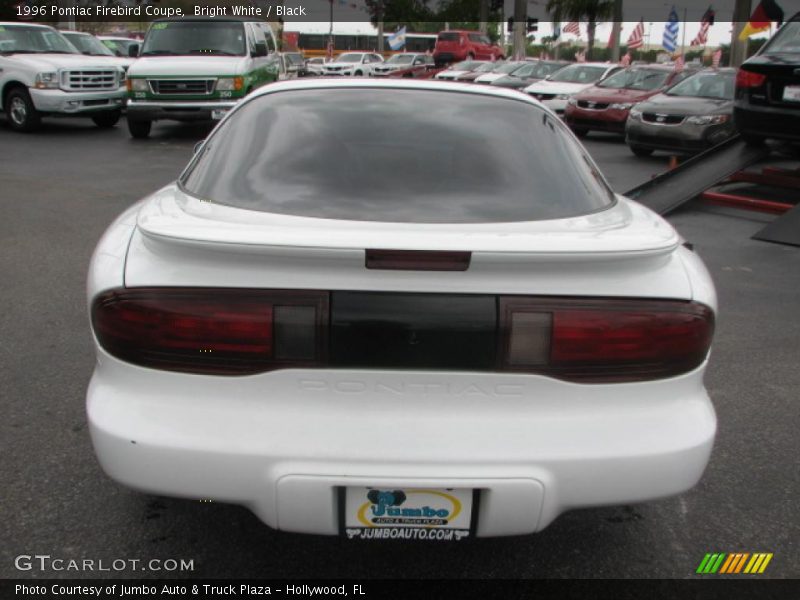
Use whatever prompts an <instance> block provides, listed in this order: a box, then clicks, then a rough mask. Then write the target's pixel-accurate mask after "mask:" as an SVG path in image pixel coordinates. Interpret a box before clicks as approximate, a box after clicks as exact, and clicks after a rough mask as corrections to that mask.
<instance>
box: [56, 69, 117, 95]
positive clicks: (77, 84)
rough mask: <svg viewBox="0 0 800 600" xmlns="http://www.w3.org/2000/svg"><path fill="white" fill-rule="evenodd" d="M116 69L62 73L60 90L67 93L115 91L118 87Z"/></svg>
mask: <svg viewBox="0 0 800 600" xmlns="http://www.w3.org/2000/svg"><path fill="white" fill-rule="evenodd" d="M118 77H119V71H117V70H116V69H92V70H89V69H84V70H81V71H62V72H61V89H63V90H67V91H78V90H80V91H92V90H115V89H117V88H118V87H119V79H118Z"/></svg>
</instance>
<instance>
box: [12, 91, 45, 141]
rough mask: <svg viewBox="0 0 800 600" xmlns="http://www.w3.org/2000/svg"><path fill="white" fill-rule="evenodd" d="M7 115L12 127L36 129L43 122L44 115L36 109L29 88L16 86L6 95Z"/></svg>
mask: <svg viewBox="0 0 800 600" xmlns="http://www.w3.org/2000/svg"><path fill="white" fill-rule="evenodd" d="M5 104H6V116H7V117H8V123H9V125H11V129H14V130H16V131H36V130H37V129H38V128H39V126H40V125H41V123H42V115H41V114H40V113H39V111H38V110H36V107H35V106H34V105H33V100H31V95H30V94H29V93H28V90H25V89H23V88H15V89H13V90H11V91H10V92H9V93H8V96H6V102H5Z"/></svg>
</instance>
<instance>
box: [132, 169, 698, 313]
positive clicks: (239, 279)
mask: <svg viewBox="0 0 800 600" xmlns="http://www.w3.org/2000/svg"><path fill="white" fill-rule="evenodd" d="M679 243H680V238H679V236H678V235H677V233H676V232H675V230H674V229H673V228H672V227H671V226H670V225H669V224H667V223H666V222H665V221H663V220H662V219H661V218H660V217H658V216H657V215H655V214H654V213H652V212H651V211H649V210H647V209H646V208H644V207H642V206H641V205H639V204H637V203H635V202H632V201H630V200H627V199H625V198H623V197H618V201H617V203H616V204H615V205H614V206H612V207H610V208H608V209H606V210H603V211H600V212H597V213H594V214H591V215H586V216H582V217H575V218H569V219H559V220H551V221H538V222H522V223H491V224H467V225H464V224H458V225H451V224H417V223H409V224H404V223H377V222H359V221H337V220H332V219H314V218H307V217H292V216H286V215H277V214H269V213H261V212H254V211H248V210H242V209H235V208H231V207H227V206H222V205H218V204H214V203H210V202H205V201H201V200H198V199H196V198H193V197H191V196H189V195H187V194H185V193H183V192H182V191H180V190H179V189H178V188H177V187H176V186H174V185H173V186H168V187H166V188H164V189H162V190H161V191H159V192H157V193H156V194H155V195H154V196H153V197H151V198H150V199H149V200H148V201H146V202H145V203H144V204H143V207H142V209H141V211H140V213H139V215H138V221H137V229H136V231H135V233H134V235H133V238H132V240H131V245H130V248H129V252H128V257H127V261H126V271H125V283H126V286H128V287H142V286H220V287H251V288H252V287H255V288H271V289H316V290H350V291H359V290H361V291H403V292H423V293H461V294H486V293H489V294H545V295H603V296H621V297H624V296H638V297H651V298H681V299H689V298H691V287H690V285H689V281H688V278H687V276H686V273H685V271H684V269H683V265H682V263H681V261H680V259H679V257H678V256H677V253H676V252H675V249H676V248H677V247H678V245H679ZM367 249H378V250H381V249H383V250H428V251H461V252H464V251H466V252H470V253H471V260H470V266H469V268H468V269H467V270H466V271H461V272H444V273H443V272H431V271H410V270H408V271H407V270H400V271H397V270H370V269H367V268H366V266H365V251H366V250H367Z"/></svg>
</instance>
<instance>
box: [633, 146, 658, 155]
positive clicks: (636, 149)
mask: <svg viewBox="0 0 800 600" xmlns="http://www.w3.org/2000/svg"><path fill="white" fill-rule="evenodd" d="M629 147H630V149H631V152H633V153H634V154H635V155H636V156H650V155H651V154H653V149H652V148H645V147H644V146H637V145H636V144H630V145H629Z"/></svg>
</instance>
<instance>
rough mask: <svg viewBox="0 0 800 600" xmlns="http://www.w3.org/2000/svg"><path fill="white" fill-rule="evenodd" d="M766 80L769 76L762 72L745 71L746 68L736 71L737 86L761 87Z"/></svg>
mask: <svg viewBox="0 0 800 600" xmlns="http://www.w3.org/2000/svg"><path fill="white" fill-rule="evenodd" d="M766 80H767V76H766V75H764V74H762V73H753V72H752V71H745V70H744V69H739V70H738V71H736V87H737V88H756V87H761V86H762V85H764V82H765V81H766Z"/></svg>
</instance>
